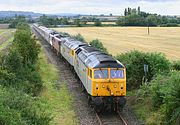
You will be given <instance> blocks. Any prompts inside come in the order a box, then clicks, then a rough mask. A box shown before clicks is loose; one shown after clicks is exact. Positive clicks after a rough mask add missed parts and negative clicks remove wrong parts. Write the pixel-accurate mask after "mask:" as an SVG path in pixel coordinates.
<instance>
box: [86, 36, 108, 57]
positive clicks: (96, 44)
mask: <svg viewBox="0 0 180 125" xmlns="http://www.w3.org/2000/svg"><path fill="white" fill-rule="evenodd" d="M89 44H90V45H91V46H92V47H95V48H97V49H99V50H100V51H102V52H104V53H107V54H108V51H107V49H106V48H105V47H104V46H103V44H102V42H100V41H99V40H98V39H95V40H92V41H91V42H90V43H89Z"/></svg>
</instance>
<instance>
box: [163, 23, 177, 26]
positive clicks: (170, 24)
mask: <svg viewBox="0 0 180 125" xmlns="http://www.w3.org/2000/svg"><path fill="white" fill-rule="evenodd" d="M160 26H161V27H178V24H177V23H167V24H161V25H160Z"/></svg>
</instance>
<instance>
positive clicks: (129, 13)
mask: <svg viewBox="0 0 180 125" xmlns="http://www.w3.org/2000/svg"><path fill="white" fill-rule="evenodd" d="M128 15H131V8H129V7H128Z"/></svg>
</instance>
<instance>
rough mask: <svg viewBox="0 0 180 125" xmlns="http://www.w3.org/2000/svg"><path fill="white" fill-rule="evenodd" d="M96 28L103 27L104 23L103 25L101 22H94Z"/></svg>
mask: <svg viewBox="0 0 180 125" xmlns="http://www.w3.org/2000/svg"><path fill="white" fill-rule="evenodd" d="M94 26H102V23H101V21H100V20H98V19H97V20H95V22H94Z"/></svg>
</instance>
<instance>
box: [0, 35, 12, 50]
mask: <svg viewBox="0 0 180 125" xmlns="http://www.w3.org/2000/svg"><path fill="white" fill-rule="evenodd" d="M13 39H14V37H13V36H12V37H11V38H9V39H8V40H7V41H6V42H4V43H3V44H1V45H0V51H2V50H3V49H5V48H6V47H7V46H9V45H10V44H11V43H12V41H13Z"/></svg>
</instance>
